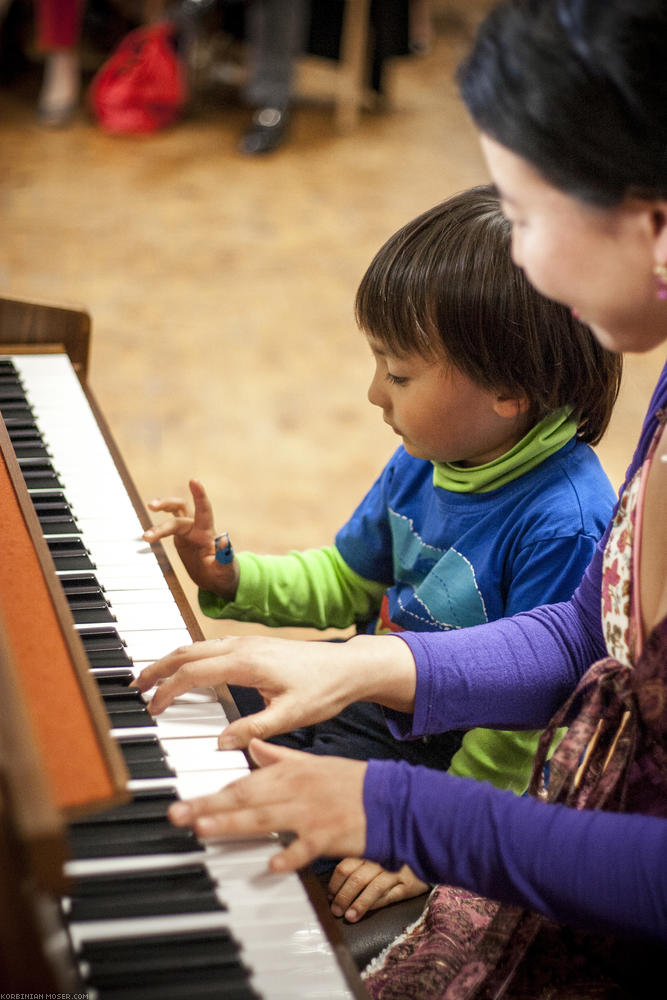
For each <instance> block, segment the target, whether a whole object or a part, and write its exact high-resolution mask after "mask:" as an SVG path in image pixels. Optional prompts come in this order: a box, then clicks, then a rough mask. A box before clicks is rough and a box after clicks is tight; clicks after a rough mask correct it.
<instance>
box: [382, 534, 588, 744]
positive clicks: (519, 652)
mask: <svg viewBox="0 0 667 1000" xmlns="http://www.w3.org/2000/svg"><path fill="white" fill-rule="evenodd" d="M605 537H606V536H605ZM604 541H605V539H603V540H602V542H601V543H600V546H598V549H597V550H596V553H595V556H594V557H593V561H592V562H591V565H590V566H589V567H588V569H587V571H586V575H585V576H584V579H583V580H582V582H581V584H580V585H579V588H578V589H577V591H576V593H575V595H574V597H573V598H572V600H570V601H567V602H565V603H562V604H551V605H547V606H545V607H542V608H536V609H535V610H534V611H527V612H524V613H523V614H519V615H514V617H513V618H502V619H499V620H498V621H495V622H489V623H488V624H486V625H477V626H474V627H473V628H466V629H461V630H460V631H456V632H404V633H399V635H398V638H400V639H402V640H403V641H404V642H406V643H407V644H408V645H409V647H410V649H411V651H412V654H413V656H414V658H415V662H416V664H417V695H416V700H415V710H414V713H413V715H411V716H410V715H402V714H400V713H398V712H391V711H389V710H386V716H387V722H388V724H389V728H390V729H391V731H392V733H393V735H394V736H396V737H397V738H399V739H409V738H411V737H415V736H421V735H423V734H424V733H438V732H444V731H446V730H448V729H467V728H470V727H471V726H485V727H487V728H491V729H494V728H495V729H540V728H542V727H544V726H545V725H546V724H547V722H548V721H549V719H550V718H551V717H552V715H553V714H554V712H555V711H556V709H557V708H559V707H560V705H562V704H563V702H564V701H565V700H566V699H567V698H568V697H569V695H570V694H571V692H572V690H573V688H574V687H575V686H576V684H577V683H578V681H579V679H580V677H581V676H582V674H584V673H585V671H586V670H587V669H588V667H589V666H590V665H591V664H592V663H594V662H595V660H598V659H600V658H601V657H602V656H604V655H605V647H604V641H603V637H602V626H601V622H600V598H599V594H600V581H601V572H602V546H603V544H604Z"/></svg>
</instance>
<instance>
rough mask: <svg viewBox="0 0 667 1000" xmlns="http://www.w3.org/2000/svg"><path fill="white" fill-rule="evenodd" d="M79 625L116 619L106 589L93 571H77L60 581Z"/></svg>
mask: <svg viewBox="0 0 667 1000" xmlns="http://www.w3.org/2000/svg"><path fill="white" fill-rule="evenodd" d="M60 583H61V585H62V588H63V590H64V591H65V597H66V598H67V602H68V604H69V606H70V610H71V612H72V615H73V617H74V621H75V622H76V624H77V625H96V624H102V623H105V622H112V621H115V620H116V619H115V617H114V615H113V612H112V611H111V609H110V607H109V604H108V602H107V599H106V597H105V595H104V590H103V588H102V587H101V586H100V584H99V583H98V581H97V578H96V577H95V575H94V574H93V573H77V574H74V575H72V576H68V577H63V578H62V579H61V581H60Z"/></svg>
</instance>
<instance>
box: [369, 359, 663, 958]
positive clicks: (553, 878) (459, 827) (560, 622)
mask: <svg viewBox="0 0 667 1000" xmlns="http://www.w3.org/2000/svg"><path fill="white" fill-rule="evenodd" d="M664 407H667V365H666V366H665V368H664V369H663V371H662V373H661V375H660V379H659V380H658V384H657V386H656V390H655V392H654V395H653V398H652V400H651V403H650V406H649V410H648V413H647V416H646V419H645V421H644V425H643V428H642V433H641V436H640V439H639V443H638V446H637V450H636V452H635V455H634V457H633V460H632V463H631V464H630V466H629V468H628V472H627V474H626V483H627V481H628V480H629V479H630V478H631V477H632V476H633V475H634V473H635V471H636V470H637V468H638V467H639V465H640V464H641V462H642V461H643V459H644V457H645V455H646V452H647V449H648V446H649V444H650V441H651V439H652V437H653V434H654V432H655V428H656V424H657V419H656V413H657V411H658V410H659V409H661V408H664ZM607 534H608V532H607ZM606 538H607V535H605V537H604V538H603V539H602V541H601V542H600V545H599V546H598V549H597V551H596V554H595V556H594V558H593V561H592V562H591V565H590V566H589V568H588V570H587V571H586V574H585V576H584V579H583V580H582V582H581V584H580V586H579V588H578V589H577V591H576V593H575V594H574V596H573V598H572V599H571V600H570V601H568V602H566V603H563V604H555V605H550V606H547V607H543V608H537V609H536V610H534V611H531V612H527V613H525V614H520V615H516V616H515V617H514V618H508V619H501V620H500V621H496V622H491V623H489V624H486V625H480V626H477V627H474V628H468V629H463V630H461V631H457V632H445V633H442V632H433V633H427V632H421V633H401V634H400V635H398V636H397V641H400V640H402V641H405V642H407V643H408V645H409V646H410V649H411V650H412V653H413V655H414V658H415V662H416V665H417V693H416V700H415V709H414V713H413V714H412V715H402V714H399V713H393V712H387V718H388V723H389V726H390V728H391V729H392V731H393V733H394V735H396V736H397V737H399V738H410V737H415V736H420V735H423V734H425V733H433V732H443V731H446V730H451V729H456V728H469V727H472V726H487V727H496V728H502V729H512V728H516V729H521V728H528V729H533V728H540V727H543V726H545V725H546V723H547V722H548V721H549V719H550V718H551V716H552V715H553V714H554V712H555V710H556V709H557V708H559V707H560V705H561V704H562V703H563V702H564V701H565V699H566V698H567V697H568V696H569V695H570V694H571V692H572V690H573V688H574V687H575V685H576V684H577V683H578V681H579V679H580V678H581V677H582V675H583V674H584V673H585V672H586V670H587V669H588V667H589V666H590V665H591V664H592V663H594V662H595V661H596V660H598V659H600V658H601V657H603V656H605V655H606V651H605V646H604V641H603V636H602V623H601V598H600V594H601V579H602V553H603V550H604V545H605V543H606ZM364 805H365V809H366V815H367V828H368V833H367V842H366V856H367V857H369V858H372V859H374V860H376V861H378V862H379V863H381V864H383V865H385V866H387V867H393V868H397V867H399V866H400V865H401V864H403V863H408V864H409V865H410V866H411V867H412V869H413V870H414V871H415V872H416V873H417V874H418V875H419V876H420V877H421V878H423V879H424V880H425V881H427V882H438V883H446V884H450V885H458V886H462V887H464V888H467V889H470V890H472V891H474V892H477V893H479V894H480V895H483V896H488V897H490V898H492V899H497V900H500V901H502V902H507V903H513V904H518V905H522V906H527V907H530V908H531V909H535V910H537V911H539V912H541V913H543V914H545V915H547V916H548V917H551V918H552V919H554V920H557V921H558V922H562V923H571V924H573V925H577V926H583V927H587V928H589V929H594V930H607V931H612V932H614V933H619V934H622V935H637V934H639V935H641V936H642V937H649V938H658V939H660V940H667V821H666V820H664V819H660V818H656V817H651V816H643V815H633V814H615V813H602V812H593V811H575V810H573V809H569V808H567V807H565V806H560V805H554V804H545V803H542V802H538V801H536V800H533V799H530V798H518V797H517V796H515V795H514V794H513V793H511V792H504V791H500V790H499V789H496V788H494V787H493V786H491V785H489V784H486V783H480V782H476V781H473V780H471V779H462V778H455V777H452V776H451V775H448V774H446V773H441V772H435V771H431V770H427V769H426V768H416V767H410V766H409V765H407V764H406V763H404V762H395V761H371V762H370V763H369V766H368V769H367V773H366V779H365V784H364Z"/></svg>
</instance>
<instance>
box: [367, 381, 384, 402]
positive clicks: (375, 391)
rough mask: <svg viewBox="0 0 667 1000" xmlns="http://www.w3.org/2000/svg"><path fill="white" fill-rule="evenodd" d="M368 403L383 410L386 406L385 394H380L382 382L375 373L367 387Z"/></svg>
mask: <svg viewBox="0 0 667 1000" xmlns="http://www.w3.org/2000/svg"><path fill="white" fill-rule="evenodd" d="M367 395H368V402H369V403H372V405H373V406H381V407H382V408H383V409H384V406H385V404H386V393H383V392H382V381H381V379H380V378H379V377H378V373H377V372H376V373H375V375H374V376H373V378H372V379H371V384H370V385H369V386H368V393H367Z"/></svg>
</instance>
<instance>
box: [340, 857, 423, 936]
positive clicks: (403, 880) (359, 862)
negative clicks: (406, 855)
mask: <svg viewBox="0 0 667 1000" xmlns="http://www.w3.org/2000/svg"><path fill="white" fill-rule="evenodd" d="M427 890H428V885H427V884H426V882H422V881H421V879H418V878H417V876H416V875H415V874H414V872H413V871H412V869H411V868H408V866H407V865H403V867H402V868H400V869H399V871H397V872H389V871H386V869H384V868H382V867H381V866H380V865H378V864H376V863H375V861H366V860H364V859H363V858H344V859H343V861H341V862H340V863H339V864H338V865H336V868H335V869H334V873H333V875H332V876H331V881H330V882H329V896H330V899H331V912H332V913H333V914H334V916H336V917H345V919H346V920H348V921H349V922H350V923H355V922H356V921H357V920H361V918H362V917H363V916H364V914H365V913H367V912H368V911H369V910H379V909H380V908H381V907H383V906H389V904H390V903H398V902H400V901H401V900H402V899H412V897H413V896H421V894H422V893H423V892H426V891H427Z"/></svg>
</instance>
